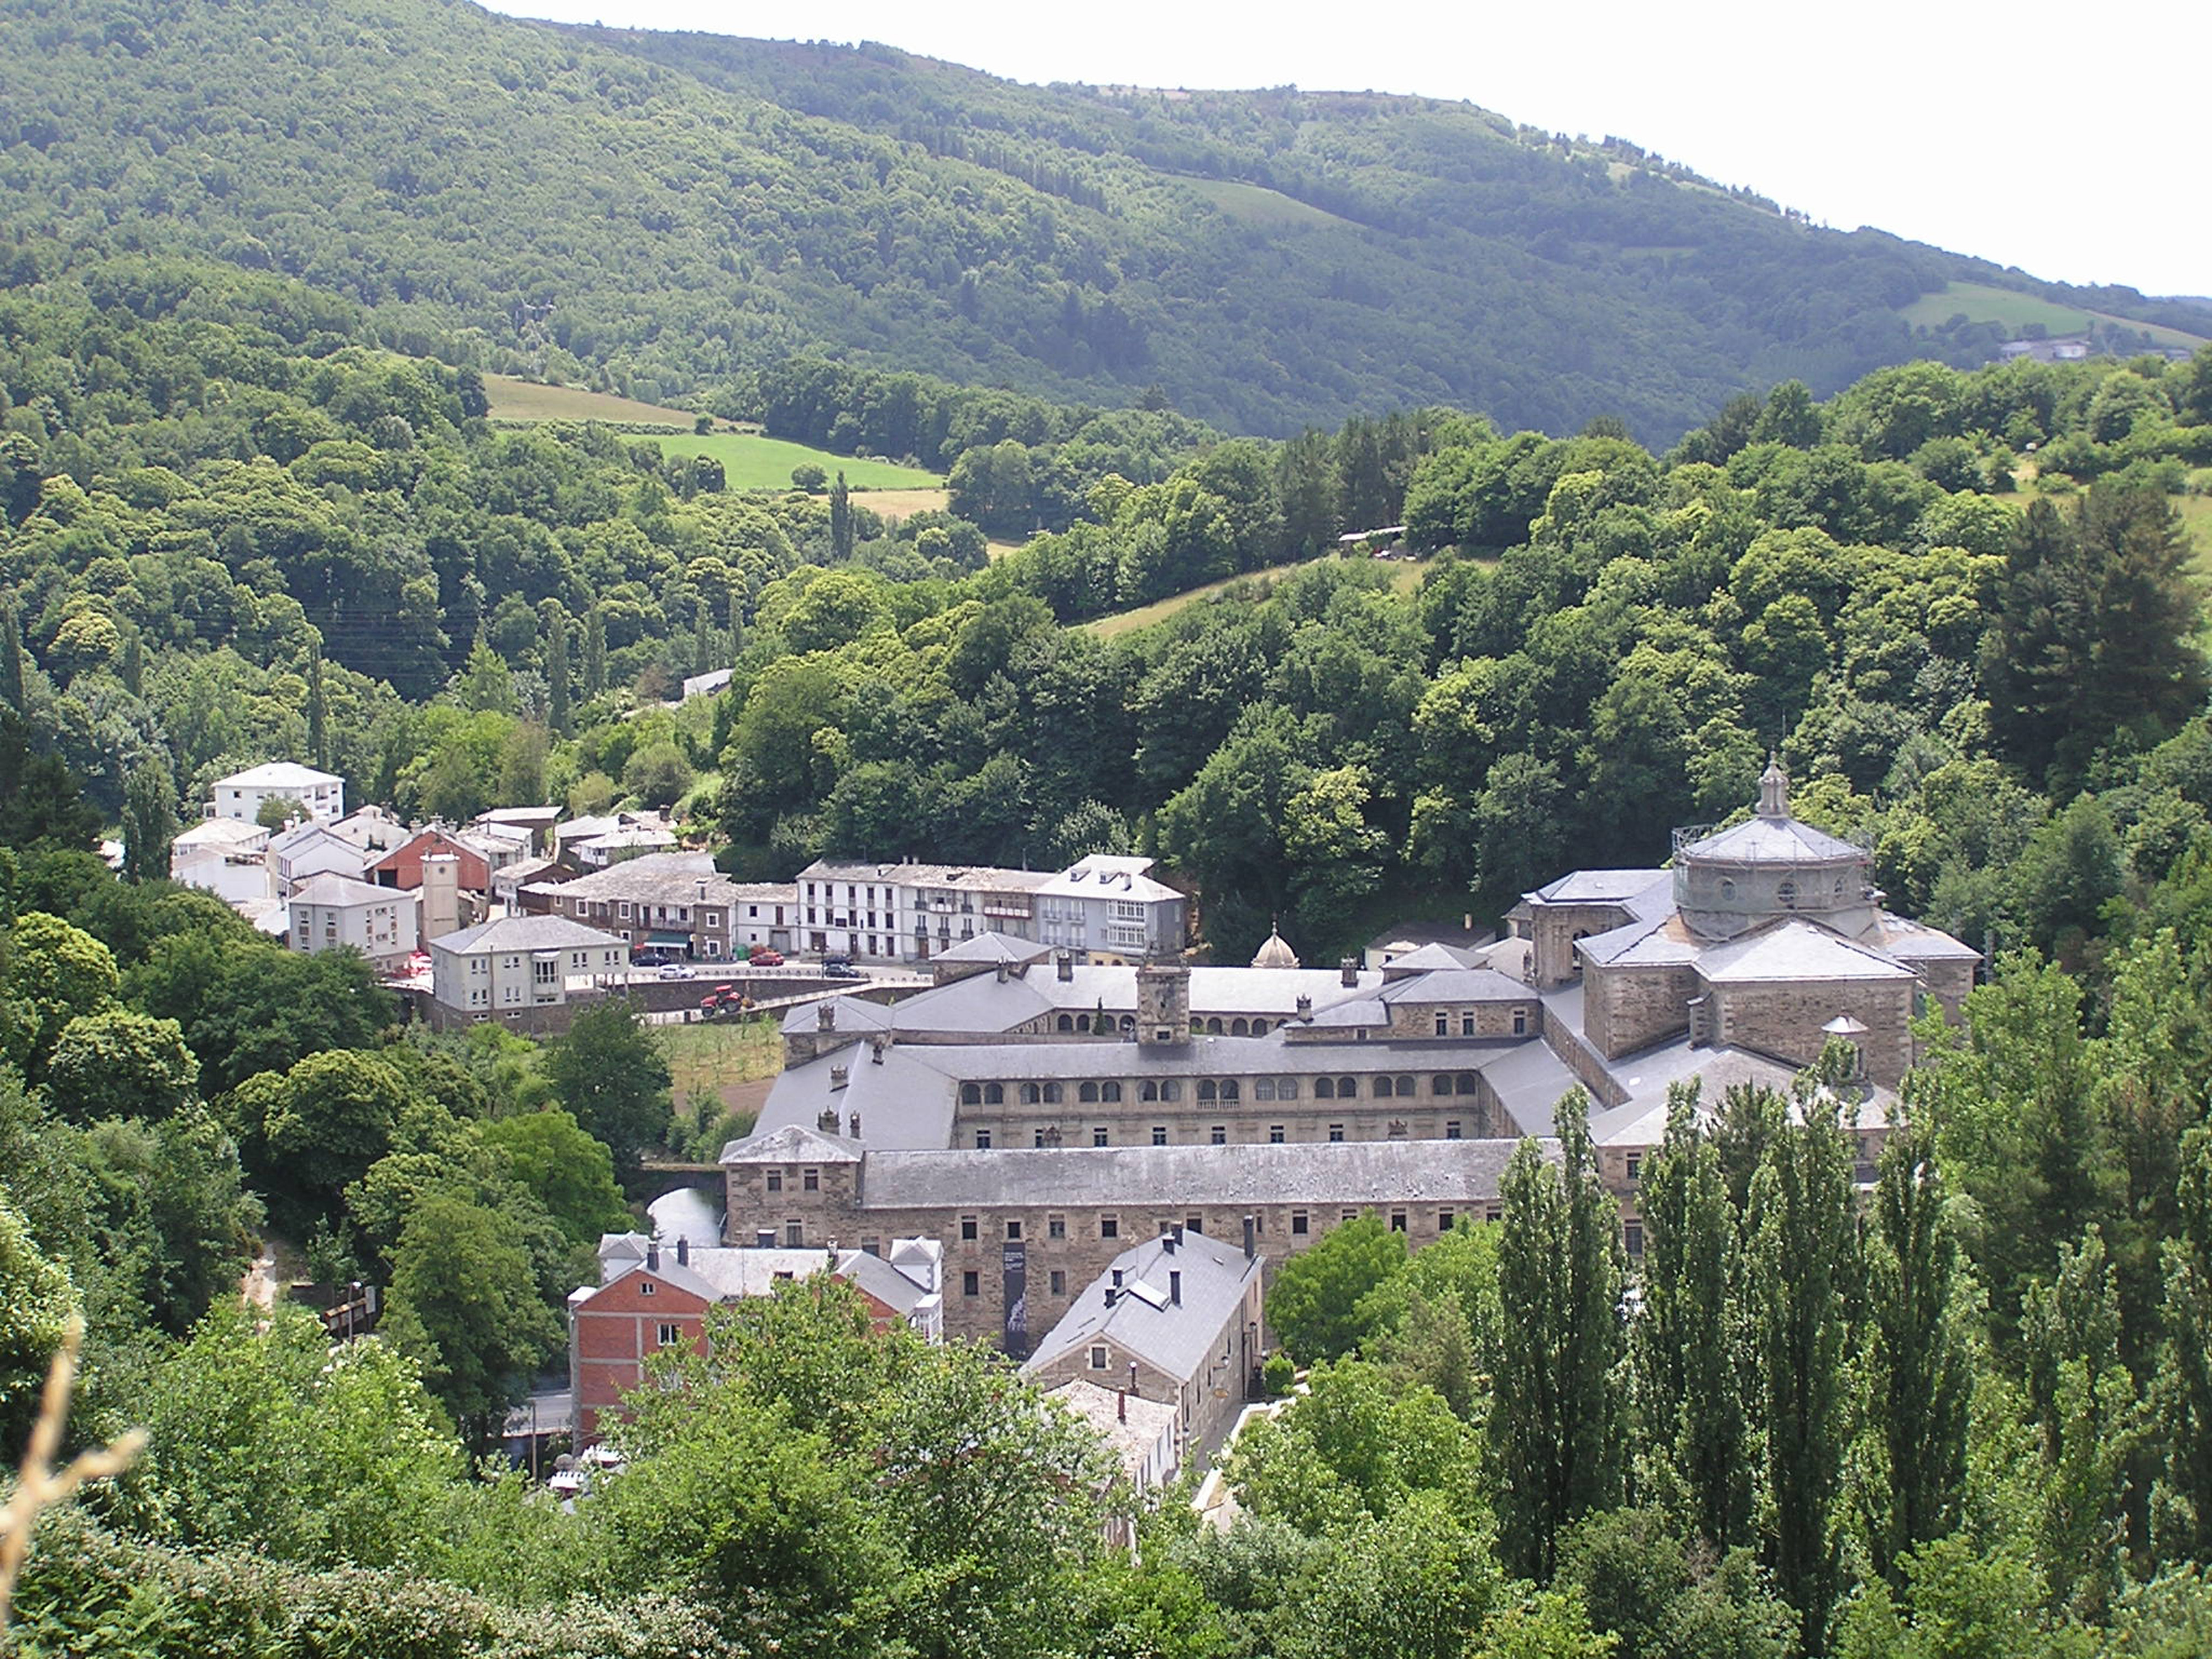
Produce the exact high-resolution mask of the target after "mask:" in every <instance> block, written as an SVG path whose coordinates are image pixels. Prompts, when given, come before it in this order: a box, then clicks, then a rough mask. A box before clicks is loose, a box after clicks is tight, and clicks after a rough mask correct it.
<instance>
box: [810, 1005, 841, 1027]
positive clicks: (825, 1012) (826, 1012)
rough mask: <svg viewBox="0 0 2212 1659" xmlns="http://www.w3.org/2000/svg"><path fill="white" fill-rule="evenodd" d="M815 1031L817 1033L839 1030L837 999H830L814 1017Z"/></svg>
mask: <svg viewBox="0 0 2212 1659" xmlns="http://www.w3.org/2000/svg"><path fill="white" fill-rule="evenodd" d="M814 1029H815V1030H817V1031H834V1030H836V1029H837V1000H836V998H835V997H830V998H828V999H826V1000H824V1001H823V1003H822V1004H821V1005H820V1007H819V1008H818V1010H817V1012H816V1013H815V1016H814Z"/></svg>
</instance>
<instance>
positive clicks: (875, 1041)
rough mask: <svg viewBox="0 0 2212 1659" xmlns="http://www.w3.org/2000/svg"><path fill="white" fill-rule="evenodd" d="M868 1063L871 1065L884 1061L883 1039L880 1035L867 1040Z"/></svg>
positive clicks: (880, 1063) (877, 1064)
mask: <svg viewBox="0 0 2212 1659" xmlns="http://www.w3.org/2000/svg"><path fill="white" fill-rule="evenodd" d="M868 1063H869V1064H870V1065H871V1066H880V1065H882V1064H883V1063H884V1040H883V1039H882V1038H881V1037H874V1038H872V1039H871V1040H870V1041H869V1043H868Z"/></svg>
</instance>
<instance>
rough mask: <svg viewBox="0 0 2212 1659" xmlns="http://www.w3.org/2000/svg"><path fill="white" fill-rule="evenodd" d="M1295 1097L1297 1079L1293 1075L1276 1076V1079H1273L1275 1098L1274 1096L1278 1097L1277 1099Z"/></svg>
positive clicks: (1291, 1098) (1292, 1098) (1294, 1098)
mask: <svg viewBox="0 0 2212 1659" xmlns="http://www.w3.org/2000/svg"><path fill="white" fill-rule="evenodd" d="M1297 1097H1298V1080H1297V1079H1296V1078H1294V1077H1279V1078H1277V1079H1275V1098H1276V1099H1278V1100H1296V1099H1297Z"/></svg>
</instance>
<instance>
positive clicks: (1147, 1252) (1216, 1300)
mask: <svg viewBox="0 0 2212 1659" xmlns="http://www.w3.org/2000/svg"><path fill="white" fill-rule="evenodd" d="M1261 1265H1262V1258H1261V1257H1259V1256H1256V1255H1255V1256H1251V1257H1247V1256H1246V1255H1245V1254H1244V1252H1243V1250H1242V1249H1235V1248H1232V1247H1231V1246H1229V1245H1226V1244H1221V1243H1215V1242H1214V1241H1213V1240H1212V1239H1210V1238H1207V1237H1205V1236H1204V1235H1203V1234H1200V1233H1185V1234H1184V1235H1183V1236H1182V1241H1181V1243H1177V1242H1176V1239H1175V1237H1174V1236H1173V1235H1172V1234H1162V1235H1161V1236H1159V1237H1156V1238H1148V1239H1146V1240H1145V1241H1144V1242H1143V1243H1139V1244H1138V1245H1136V1246H1134V1247H1133V1249H1127V1250H1124V1251H1122V1252H1121V1255H1117V1256H1115V1258H1114V1262H1113V1266H1112V1267H1109V1268H1108V1269H1107V1270H1106V1272H1104V1273H1101V1274H1100V1275H1099V1276H1098V1277H1097V1279H1092V1280H1091V1283H1090V1284H1088V1285H1085V1286H1084V1288H1083V1291H1082V1294H1080V1295H1079V1296H1078V1297H1076V1298H1075V1300H1074V1302H1073V1304H1071V1305H1070V1306H1069V1308H1068V1310H1067V1311H1066V1313H1065V1314H1063V1315H1061V1316H1060V1322H1059V1323H1057V1324H1055V1325H1054V1327H1053V1328H1052V1329H1050V1330H1049V1331H1048V1332H1046V1333H1045V1335H1044V1338H1043V1340H1042V1341H1040V1342H1039V1343H1038V1344H1037V1346H1036V1352H1033V1353H1032V1354H1031V1355H1030V1358H1029V1360H1028V1362H1027V1363H1026V1364H1024V1366H1023V1368H1022V1369H1023V1370H1025V1371H1031V1372H1034V1371H1036V1370H1039V1369H1041V1368H1042V1367H1043V1366H1044V1365H1047V1364H1050V1363H1051V1362H1052V1361H1054V1360H1055V1359H1058V1358H1061V1357H1062V1356H1064V1355H1066V1354H1067V1353H1068V1352H1071V1351H1073V1350H1076V1349H1079V1348H1082V1347H1084V1346H1087V1345H1089V1344H1091V1343H1093V1342H1106V1343H1110V1344H1111V1345H1113V1346H1115V1348H1117V1349H1119V1350H1120V1351H1121V1352H1124V1353H1129V1354H1134V1355H1136V1356H1137V1357H1139V1358H1142V1359H1146V1360H1149V1361H1150V1362H1151V1363H1152V1364H1153V1365H1155V1366H1156V1367H1158V1369H1159V1370H1163V1371H1164V1372H1166V1373H1167V1374H1168V1375H1169V1376H1174V1377H1178V1378H1181V1379H1182V1380H1184V1381H1186V1382H1187V1381H1188V1380H1189V1379H1190V1378H1192V1377H1194V1376H1200V1375H1202V1374H1203V1373H1204V1372H1205V1371H1206V1370H1208V1369H1209V1368H1210V1367H1211V1365H1212V1364H1213V1362H1214V1358H1215V1356H1216V1354H1217V1353H1218V1347H1219V1344H1220V1341H1221V1332H1222V1328H1223V1327H1224V1326H1225V1325H1228V1324H1230V1323H1231V1322H1232V1321H1235V1320H1236V1319H1237V1318H1238V1317H1239V1311H1240V1310H1241V1308H1242V1306H1243V1301H1244V1296H1245V1291H1246V1290H1247V1288H1248V1287H1249V1285H1252V1284H1253V1283H1255V1281H1256V1280H1257V1279H1259V1277H1260V1270H1261ZM1116 1273H1119V1274H1120V1275H1121V1288H1120V1290H1119V1291H1115V1289H1114V1284H1115V1278H1114V1276H1115V1274H1116ZM1170 1273H1177V1274H1180V1275H1181V1278H1180V1279H1179V1280H1178V1281H1176V1282H1177V1283H1178V1284H1179V1285H1180V1289H1181V1297H1180V1299H1179V1300H1178V1299H1175V1298H1174V1297H1172V1296H1171V1294H1170V1279H1169V1274H1170ZM1109 1295H1110V1296H1111V1297H1112V1301H1111V1304H1110V1305H1109V1301H1108V1298H1109Z"/></svg>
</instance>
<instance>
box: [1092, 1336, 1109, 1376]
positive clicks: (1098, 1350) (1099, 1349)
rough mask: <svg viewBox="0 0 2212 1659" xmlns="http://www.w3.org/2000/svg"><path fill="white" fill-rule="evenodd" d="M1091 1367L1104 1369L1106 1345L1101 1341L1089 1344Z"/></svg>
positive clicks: (1096, 1369) (1097, 1369)
mask: <svg viewBox="0 0 2212 1659" xmlns="http://www.w3.org/2000/svg"><path fill="white" fill-rule="evenodd" d="M1105 1369H1106V1345H1105V1344H1104V1343H1103V1342H1094V1343H1092V1344H1091V1370H1094V1371H1103V1370H1105Z"/></svg>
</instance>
